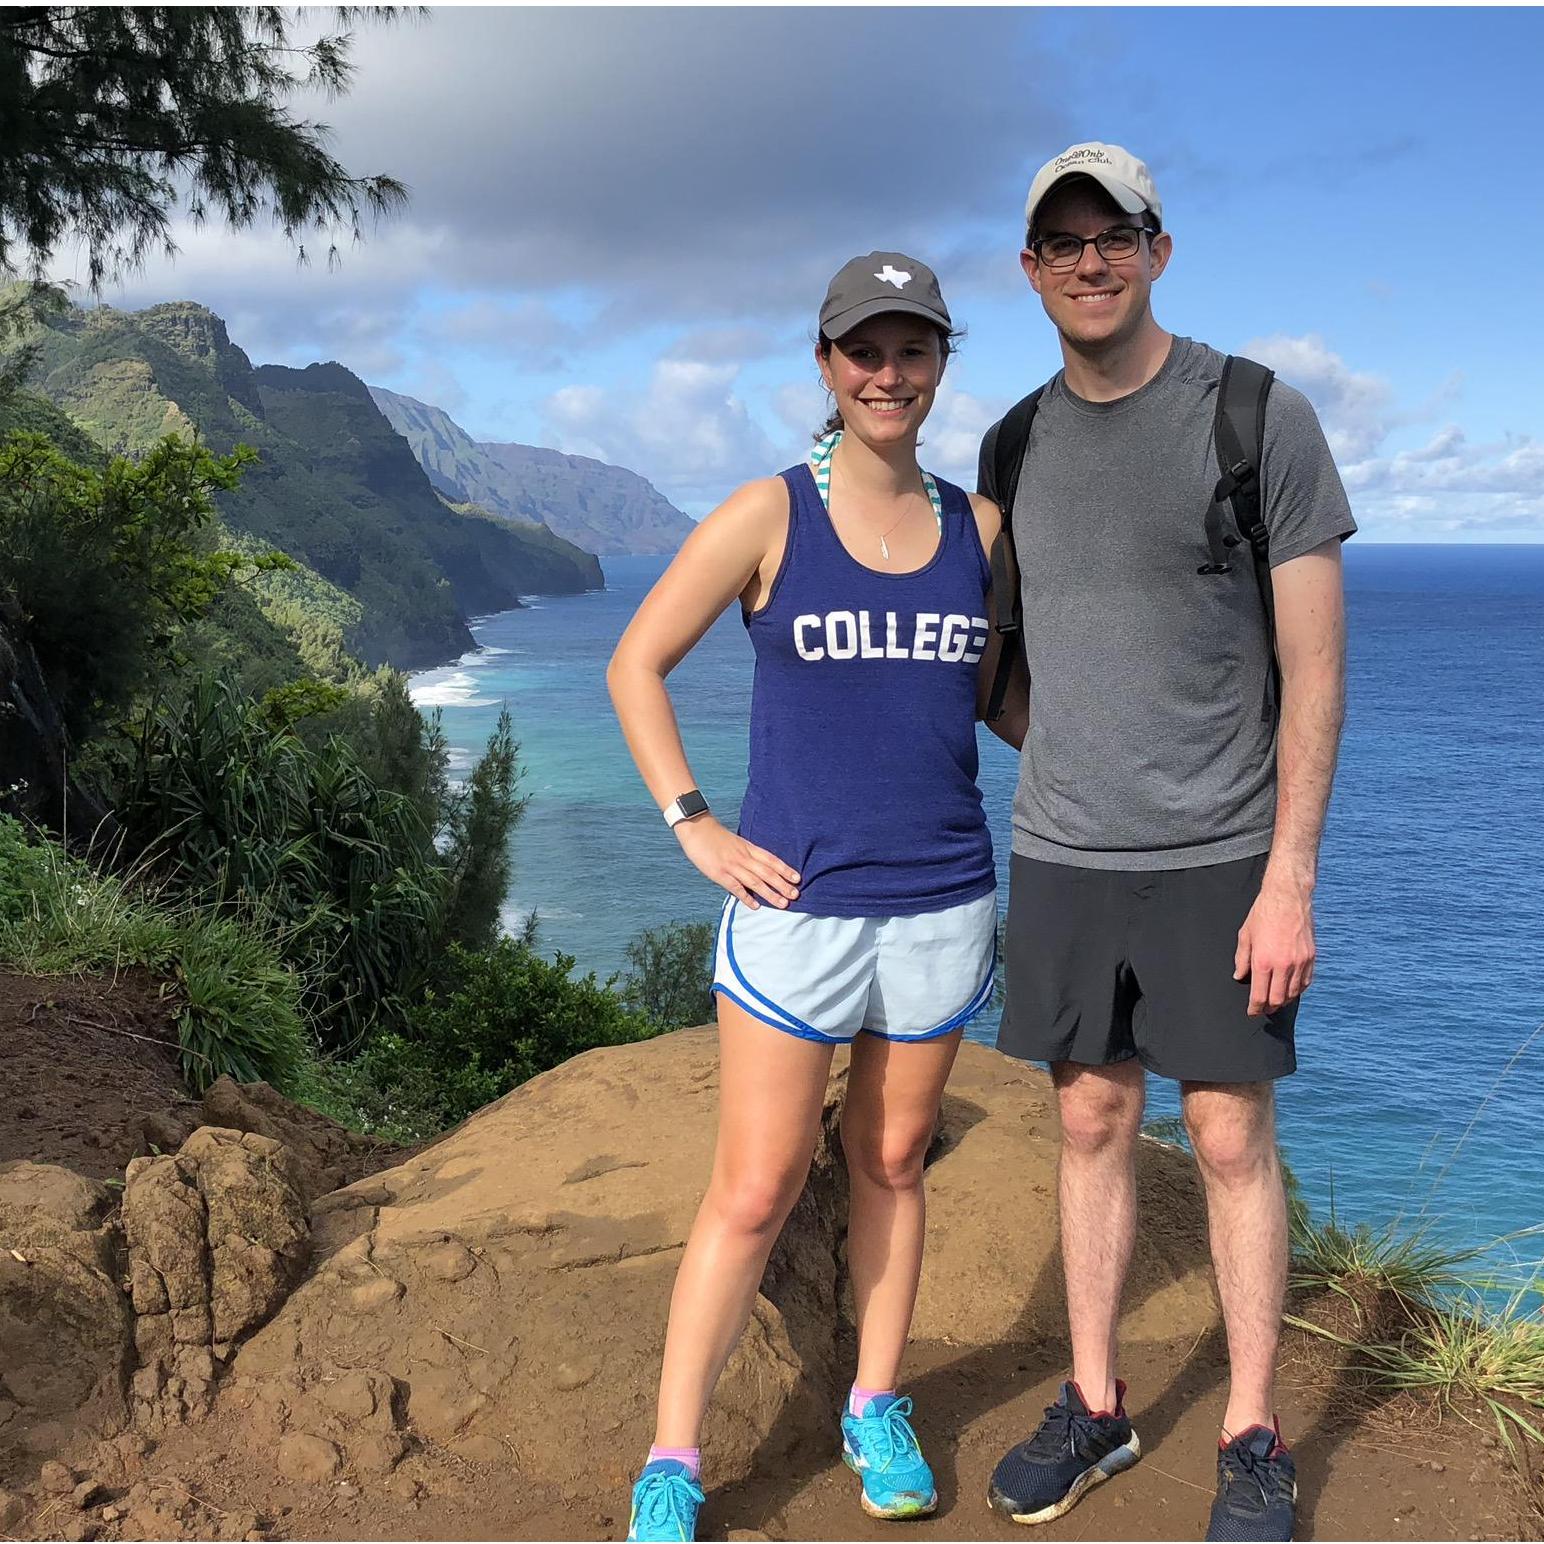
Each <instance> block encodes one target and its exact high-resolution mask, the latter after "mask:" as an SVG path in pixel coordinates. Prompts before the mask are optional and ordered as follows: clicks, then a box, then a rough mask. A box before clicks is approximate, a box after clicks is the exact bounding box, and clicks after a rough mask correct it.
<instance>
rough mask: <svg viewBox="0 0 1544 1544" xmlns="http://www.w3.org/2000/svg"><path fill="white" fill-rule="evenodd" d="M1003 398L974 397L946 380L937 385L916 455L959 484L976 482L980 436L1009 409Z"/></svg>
mask: <svg viewBox="0 0 1544 1544" xmlns="http://www.w3.org/2000/svg"><path fill="white" fill-rule="evenodd" d="M1010 405H1011V404H1010V402H1009V401H1008V400H1007V399H1006V398H1004V399H1001V400H999V399H998V398H996V397H989V398H983V397H976V396H972V395H971V394H970V393H969V392H965V391H959V390H957V389H956V388H955V387H954V386H952V385H951V384H950V382H949V378H948V376H947V375H946V376H945V377H944V383H943V385H942V386H940V387H939V388H938V396H937V399H936V400H935V401H934V403H933V411H932V412H931V413H929V414H928V420H927V422H926V423H925V424H924V425H923V426H922V445H921V448H920V449H919V451H918V459H919V460H920V461H921V462H922V464H923V466H925V467H926V468H927V469H928V471H930V472H937V473H939V474H940V475H942V476H944V477H947V478H948V479H949V481H950V482H956V483H958V484H959V485H960V486H961V487H962V488H966V489H971V490H973V489H974V488H975V486H976V462H977V459H978V457H979V455H980V451H981V436H982V435H983V434H985V433H986V431H987V430H988V429H990V428H991V426H992V425H993V424H994V423H996V422H997V420H998V419H999V418H1001V417H1002V415H1003V414H1004V413H1005V412H1006V411H1007V410H1008V408H1009V406H1010Z"/></svg>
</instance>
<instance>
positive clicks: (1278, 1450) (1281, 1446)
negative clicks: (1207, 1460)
mask: <svg viewBox="0 0 1544 1544" xmlns="http://www.w3.org/2000/svg"><path fill="white" fill-rule="evenodd" d="M1252 1431H1268V1432H1270V1433H1271V1434H1272V1435H1273V1436H1274V1437H1275V1438H1276V1445H1275V1446H1274V1447H1273V1448H1272V1449H1271V1452H1270V1456H1271V1457H1272V1458H1279V1457H1280V1456H1281V1455H1282V1454H1283V1453H1290V1452H1291V1451H1292V1449H1291V1448H1289V1447H1288V1446H1287V1445H1286V1443H1285V1442H1283V1441H1282V1440H1281V1417H1280V1416H1279V1415H1274V1414H1273V1415H1272V1416H1271V1424H1270V1425H1269V1426H1262V1425H1261V1424H1260V1422H1259V1421H1256V1422H1255V1423H1254V1425H1253V1426H1246V1427H1245V1428H1244V1429H1243V1430H1242V1431H1241V1432H1238V1433H1237V1434H1236V1435H1235V1436H1232V1437H1229V1436H1228V1434H1227V1432H1223V1434H1222V1435H1221V1436H1220V1437H1218V1439H1217V1451H1218V1452H1219V1453H1220V1452H1222V1450H1223V1449H1224V1448H1226V1447H1231V1446H1232V1444H1233V1443H1235V1442H1240V1441H1242V1440H1243V1439H1244V1438H1245V1437H1247V1436H1248V1435H1249V1433H1250V1432H1252Z"/></svg>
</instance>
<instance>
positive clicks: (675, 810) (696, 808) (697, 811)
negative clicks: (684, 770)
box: [663, 788, 708, 831]
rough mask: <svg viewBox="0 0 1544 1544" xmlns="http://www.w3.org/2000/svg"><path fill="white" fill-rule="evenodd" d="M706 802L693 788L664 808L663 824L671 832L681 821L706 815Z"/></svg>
mask: <svg viewBox="0 0 1544 1544" xmlns="http://www.w3.org/2000/svg"><path fill="white" fill-rule="evenodd" d="M707 809H708V801H707V800H706V799H704V798H703V796H702V794H701V793H700V792H699V791H698V790H697V789H695V788H693V789H690V790H689V791H688V792H686V793H683V794H682V795H681V796H680V797H679V798H676V799H672V800H671V801H670V803H669V804H667V805H666V806H665V808H664V811H663V813H664V816H665V824H666V825H667V826H669V827H670V829H671V830H672V831H673V830H674V829H675V828H676V827H677V826H678V825H680V824H681V822H682V821H683V820H690V819H691V818H692V817H693V816H694V815H703V814H706V813H707Z"/></svg>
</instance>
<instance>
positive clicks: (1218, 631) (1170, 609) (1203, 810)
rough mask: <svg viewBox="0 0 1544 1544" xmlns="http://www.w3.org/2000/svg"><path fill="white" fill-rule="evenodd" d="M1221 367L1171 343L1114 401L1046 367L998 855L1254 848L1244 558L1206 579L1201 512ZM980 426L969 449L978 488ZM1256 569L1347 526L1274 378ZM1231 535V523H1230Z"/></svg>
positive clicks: (1021, 547)
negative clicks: (1005, 845) (1086, 396)
mask: <svg viewBox="0 0 1544 1544" xmlns="http://www.w3.org/2000/svg"><path fill="white" fill-rule="evenodd" d="M1222 365H1223V356H1222V355H1221V354H1219V353H1218V352H1217V351H1216V350H1215V349H1211V348H1208V347H1207V346H1206V345H1205V344H1203V343H1196V342H1194V341H1193V340H1192V339H1189V338H1175V340H1174V343H1173V346H1172V347H1171V348H1170V350H1169V356H1168V358H1167V359H1166V360H1165V361H1164V364H1163V368H1162V369H1160V370H1159V372H1158V374H1157V375H1155V376H1154V377H1153V379H1152V380H1150V381H1149V382H1148V383H1147V384H1146V385H1145V386H1143V387H1141V388H1140V389H1139V390H1137V391H1134V392H1132V393H1131V395H1130V396H1126V397H1121V398H1119V399H1118V400H1117V401H1114V402H1087V401H1084V400H1083V398H1081V397H1078V396H1076V395H1074V394H1073V392H1072V391H1070V390H1069V389H1068V387H1067V384H1066V381H1065V379H1064V378H1063V376H1062V375H1060V374H1058V375H1057V376H1056V377H1055V378H1054V379H1053V380H1052V381H1051V382H1050V384H1049V386H1047V388H1046V391H1045V395H1044V396H1043V397H1042V398H1041V400H1040V407H1039V410H1038V412H1037V413H1036V415H1035V421H1034V426H1033V429H1032V431H1031V434H1030V443H1029V453H1028V456H1027V459H1026V460H1025V462H1024V467H1023V472H1022V474H1021V476H1020V479H1019V491H1018V497H1017V498H1016V500H1015V501H1014V509H1013V537H1014V544H1015V547H1016V548H1017V552H1018V559H1019V567H1020V571H1021V573H1022V575H1023V592H1024V593H1023V601H1024V643H1025V650H1026V654H1027V657H1028V660H1029V670H1030V680H1031V686H1030V713H1029V734H1028V737H1027V738H1026V740H1025V742H1024V753H1023V757H1022V759H1021V761H1020V766H1019V786H1018V792H1017V794H1016V795H1015V797H1014V803H1013V850H1014V851H1015V852H1016V853H1021V854H1023V855H1025V856H1027V857H1031V858H1040V859H1045V860H1047V861H1049V862H1052V863H1066V864H1071V865H1073V866H1075V867H1078V868H1095V869H1131V870H1151V869H1181V868H1196V867H1199V866H1200V865H1202V864H1206V863H1225V862H1228V861H1230V860H1232V859H1235V858H1246V857H1252V856H1254V855H1255V854H1258V853H1262V852H1265V851H1267V850H1268V849H1269V847H1270V845H1271V832H1272V826H1273V823H1274V821H1275V815H1276V725H1275V722H1274V715H1272V716H1265V715H1262V713H1261V704H1262V702H1264V700H1265V693H1266V688H1267V672H1268V671H1269V669H1270V654H1269V651H1268V646H1267V641H1266V624H1265V616H1264V608H1263V607H1262V605H1261V601H1260V593H1259V589H1258V586H1257V584H1256V581H1255V574H1254V564H1253V562H1252V560H1251V559H1250V557H1249V549H1248V547H1247V546H1243V547H1240V548H1238V549H1237V553H1238V556H1237V558H1236V560H1235V561H1234V562H1233V563H1232V564H1231V565H1230V569H1231V571H1230V572H1229V573H1227V574H1223V575H1201V574H1198V573H1197V572H1196V569H1197V568H1198V567H1199V566H1200V565H1201V564H1203V563H1207V562H1209V561H1210V549H1209V548H1208V546H1207V542H1206V528H1205V516H1206V509H1207V506H1208V504H1210V502H1211V495H1212V489H1213V487H1214V486H1215V484H1216V482H1217V477H1218V470H1217V460H1216V455H1215V452H1214V450H1213V448H1212V415H1213V410H1214V406H1215V402H1216V398H1215V392H1216V390H1217V384H1218V381H1219V379H1220V377H1221V374H1222ZM996 435H997V427H996V426H994V427H993V428H992V429H990V430H989V431H988V432H987V437H986V440H985V441H984V443H983V445H982V457H981V460H982V468H983V486H982V492H983V493H985V494H987V495H988V497H993V498H995V497H996V494H995V491H994V490H993V488H992V487H990V486H989V485H988V484H990V482H991V472H990V468H991V462H992V450H993V446H994V443H995V440H996ZM1261 460H1262V465H1261V469H1260V470H1261V482H1262V485H1263V490H1264V513H1265V519H1266V523H1267V525H1268V526H1269V527H1270V561H1271V566H1272V567H1275V566H1277V565H1278V564H1281V563H1286V562H1289V561H1290V560H1291V559H1293V558H1296V557H1301V556H1302V555H1303V553H1305V552H1308V551H1310V550H1311V549H1312V548H1314V547H1317V546H1319V545H1320V544H1321V543H1322V542H1325V541H1327V540H1329V539H1330V538H1331V537H1336V536H1338V537H1341V538H1344V537H1347V536H1349V535H1350V534H1351V533H1352V532H1353V531H1354V530H1355V529H1356V522H1355V521H1354V520H1353V519H1352V518H1351V509H1350V506H1349V504H1348V503H1347V502H1346V494H1345V489H1344V488H1343V487H1342V485H1341V481H1340V476H1339V473H1338V472H1337V471H1336V470H1335V463H1334V461H1333V460H1332V458H1331V456H1330V450H1329V446H1328V445H1327V444H1326V442H1325V438H1324V431H1323V430H1322V429H1321V428H1320V427H1319V421H1318V419H1317V417H1316V416H1315V415H1314V410H1313V408H1312V407H1311V406H1310V405H1309V403H1308V400H1307V398H1306V397H1304V396H1303V395H1302V393H1301V392H1298V391H1294V390H1293V389H1292V387H1290V386H1287V385H1285V384H1284V383H1282V382H1281V381H1276V382H1275V383H1274V384H1273V385H1272V387H1271V392H1270V397H1269V399H1268V401H1267V406H1266V417H1265V441H1264V448H1263V454H1262V457H1261ZM1230 526H1231V519H1230Z"/></svg>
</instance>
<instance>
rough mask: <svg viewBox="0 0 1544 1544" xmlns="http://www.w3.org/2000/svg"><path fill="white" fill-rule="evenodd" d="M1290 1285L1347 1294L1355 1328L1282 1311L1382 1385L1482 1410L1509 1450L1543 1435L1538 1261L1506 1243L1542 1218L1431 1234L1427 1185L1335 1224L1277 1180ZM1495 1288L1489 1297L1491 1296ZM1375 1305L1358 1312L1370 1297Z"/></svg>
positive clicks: (1533, 1230) (1542, 1303)
mask: <svg viewBox="0 0 1544 1544" xmlns="http://www.w3.org/2000/svg"><path fill="white" fill-rule="evenodd" d="M1541 1031H1544V1026H1541V1028H1540V1030H1535V1031H1534V1033H1533V1034H1532V1035H1530V1036H1529V1037H1528V1038H1527V1039H1526V1040H1525V1041H1524V1042H1523V1044H1522V1046H1520V1047H1519V1048H1518V1051H1517V1052H1516V1053H1515V1054H1514V1055H1513V1056H1512V1058H1511V1060H1510V1061H1508V1063H1507V1065H1506V1067H1505V1068H1503V1070H1502V1072H1501V1074H1500V1075H1499V1076H1498V1078H1497V1080H1496V1085H1495V1086H1493V1087H1492V1088H1491V1090H1490V1092H1489V1093H1488V1094H1487V1095H1486V1096H1485V1099H1484V1100H1482V1101H1481V1104H1480V1106H1479V1109H1478V1110H1476V1112H1475V1115H1474V1116H1473V1117H1472V1118H1471V1120H1470V1121H1469V1124H1468V1125H1467V1126H1466V1127H1465V1129H1464V1132H1463V1135H1462V1136H1461V1137H1460V1138H1459V1141H1458V1143H1457V1144H1456V1145H1455V1148H1454V1150H1453V1152H1452V1153H1451V1154H1449V1156H1448V1159H1447V1161H1446V1163H1445V1164H1444V1166H1443V1168H1442V1170H1441V1172H1440V1173H1439V1174H1438V1175H1437V1178H1436V1180H1435V1181H1434V1182H1433V1185H1432V1191H1433V1193H1434V1192H1435V1190H1436V1187H1437V1185H1438V1184H1440V1183H1441V1180H1442V1179H1443V1177H1444V1176H1445V1175H1446V1174H1447V1173H1448V1171H1449V1170H1450V1169H1451V1168H1452V1165H1453V1160H1454V1159H1455V1158H1456V1157H1457V1154H1458V1149H1459V1148H1461V1147H1462V1146H1463V1143H1464V1142H1465V1141H1466V1140H1467V1139H1468V1136H1469V1134H1470V1132H1471V1131H1472V1130H1473V1129H1474V1125H1475V1122H1476V1121H1477V1120H1478V1119H1479V1115H1480V1113H1481V1112H1482V1111H1483V1110H1484V1108H1485V1106H1486V1105H1487V1104H1488V1103H1489V1101H1490V1099H1491V1098H1492V1097H1493V1096H1494V1094H1495V1092H1496V1087H1497V1086H1499V1084H1500V1082H1501V1080H1502V1079H1504V1078H1505V1077H1506V1076H1507V1074H1508V1073H1510V1072H1511V1071H1512V1069H1513V1068H1514V1067H1515V1066H1516V1065H1517V1063H1518V1061H1519V1060H1520V1059H1521V1057H1522V1055H1523V1053H1524V1052H1525V1051H1526V1050H1528V1049H1529V1047H1531V1046H1532V1045H1533V1044H1534V1043H1535V1041H1537V1040H1538V1038H1539V1035H1540V1033H1541ZM1288 1211H1289V1216H1290V1220H1291V1228H1292V1268H1291V1278H1290V1280H1291V1285H1292V1286H1293V1287H1294V1288H1296V1289H1298V1290H1300V1291H1305V1292H1314V1291H1325V1292H1330V1293H1333V1294H1335V1295H1336V1296H1337V1298H1339V1299H1341V1300H1342V1301H1345V1302H1348V1303H1349V1304H1350V1305H1351V1306H1352V1308H1353V1311H1354V1315H1355V1319H1356V1325H1357V1333H1356V1334H1354V1335H1347V1334H1342V1333H1340V1332H1339V1331H1337V1330H1333V1329H1330V1328H1328V1327H1326V1326H1325V1325H1322V1324H1316V1323H1314V1322H1313V1321H1311V1320H1309V1319H1304V1318H1301V1317H1299V1316H1297V1315H1294V1314H1288V1315H1286V1320H1287V1323H1289V1324H1291V1325H1294V1326H1295V1327H1296V1328H1298V1329H1301V1330H1305V1331H1307V1332H1309V1333H1310V1334H1313V1335H1317V1336H1319V1337H1321V1338H1322V1339H1325V1340H1327V1341H1330V1342H1332V1343H1334V1344H1335V1345H1338V1346H1340V1347H1341V1348H1343V1349H1344V1350H1345V1351H1346V1352H1347V1355H1348V1359H1349V1361H1350V1363H1351V1365H1353V1366H1355V1367H1358V1368H1360V1369H1361V1370H1362V1371H1364V1372H1367V1373H1370V1374H1371V1375H1372V1377H1373V1379H1374V1381H1375V1383H1377V1384H1379V1385H1381V1386H1383V1387H1385V1388H1390V1389H1400V1390H1411V1391H1413V1390H1424V1391H1426V1392H1427V1393H1430V1394H1432V1395H1434V1396H1435V1397H1436V1398H1437V1399H1439V1400H1440V1401H1441V1402H1442V1404H1443V1405H1445V1406H1446V1407H1448V1408H1450V1409H1452V1410H1454V1411H1455V1412H1456V1413H1457V1414H1458V1415H1459V1416H1461V1417H1462V1418H1463V1419H1465V1420H1470V1421H1472V1420H1474V1419H1475V1415H1476V1412H1478V1414H1479V1417H1480V1418H1481V1419H1484V1418H1486V1417H1488V1418H1489V1419H1490V1420H1491V1421H1492V1422H1493V1423H1494V1425H1495V1427H1496V1430H1497V1433H1498V1435H1499V1436H1500V1437H1501V1439H1502V1441H1503V1442H1504V1443H1505V1445H1506V1446H1507V1448H1508V1449H1509V1450H1511V1451H1512V1452H1514V1453H1516V1451H1517V1442H1518V1439H1519V1438H1521V1439H1524V1440H1526V1441H1527V1442H1530V1443H1536V1444H1539V1445H1540V1446H1544V1261H1539V1260H1537V1259H1533V1260H1528V1259H1524V1258H1522V1257H1521V1256H1520V1253H1519V1250H1518V1248H1517V1245H1518V1244H1519V1243H1520V1242H1522V1241H1524V1240H1527V1241H1530V1242H1531V1243H1536V1242H1537V1241H1538V1240H1539V1239H1540V1238H1541V1237H1544V1223H1540V1224H1538V1225H1536V1226H1533V1227H1529V1228H1522V1229H1519V1230H1518V1231H1516V1232H1513V1233H1507V1234H1503V1235H1501V1236H1500V1237H1499V1238H1495V1239H1492V1240H1491V1241H1490V1242H1489V1243H1486V1244H1480V1245H1476V1246H1471V1247H1461V1246H1457V1245H1451V1244H1446V1243H1444V1242H1442V1241H1441V1239H1440V1238H1438V1237H1436V1236H1435V1234H1434V1222H1435V1219H1434V1218H1433V1217H1432V1216H1431V1196H1430V1195H1428V1197H1427V1200H1426V1202H1425V1204H1423V1205H1422V1207H1421V1209H1420V1211H1419V1212H1418V1213H1417V1214H1416V1217H1415V1218H1414V1219H1413V1220H1411V1221H1407V1220H1406V1219H1404V1218H1403V1217H1399V1218H1396V1219H1395V1220H1394V1221H1392V1222H1390V1223H1387V1224H1385V1225H1384V1226H1382V1227H1379V1228H1375V1227H1372V1226H1371V1225H1369V1224H1367V1223H1357V1224H1354V1225H1351V1226H1347V1225H1346V1224H1344V1223H1342V1222H1341V1220H1340V1219H1339V1218H1338V1217H1337V1215H1336V1212H1335V1203H1334V1192H1333V1190H1332V1191H1331V1195H1330V1209H1329V1217H1328V1220H1326V1221H1323V1222H1320V1221H1316V1220H1315V1219H1314V1218H1313V1217H1312V1216H1311V1214H1310V1212H1309V1209H1308V1207H1307V1206H1306V1204H1305V1203H1304V1202H1303V1199H1302V1195H1301V1192H1300V1191H1298V1190H1297V1187H1296V1185H1295V1183H1294V1184H1292V1185H1290V1186H1289V1206H1288ZM1498 1295H1499V1301H1498ZM1374 1308H1375V1309H1376V1312H1375V1313H1374V1312H1370V1310H1372V1309H1374Z"/></svg>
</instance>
